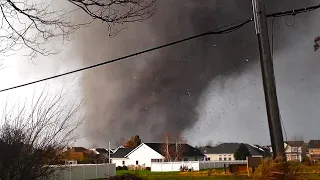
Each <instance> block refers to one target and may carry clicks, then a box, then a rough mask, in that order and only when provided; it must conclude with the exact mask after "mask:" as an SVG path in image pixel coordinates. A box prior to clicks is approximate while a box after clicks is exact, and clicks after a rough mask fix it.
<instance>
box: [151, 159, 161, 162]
mask: <svg viewBox="0 0 320 180" xmlns="http://www.w3.org/2000/svg"><path fill="white" fill-rule="evenodd" d="M151 162H162V159H151Z"/></svg>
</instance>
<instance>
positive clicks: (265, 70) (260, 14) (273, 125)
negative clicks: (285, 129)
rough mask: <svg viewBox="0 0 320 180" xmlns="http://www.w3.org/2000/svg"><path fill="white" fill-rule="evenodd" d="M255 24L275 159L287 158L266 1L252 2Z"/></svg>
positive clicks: (257, 0) (256, 0)
mask: <svg viewBox="0 0 320 180" xmlns="http://www.w3.org/2000/svg"><path fill="white" fill-rule="evenodd" d="M252 6H253V14H254V24H255V29H256V34H257V37H258V44H259V53H260V64H261V71H262V81H263V89H264V95H265V101H266V108H267V116H268V124H269V132H270V139H271V145H272V151H273V158H276V157H281V158H285V157H286V156H285V151H284V142H283V135H282V128H281V121H280V112H279V105H278V99H277V91H276V84H275V77H274V69H273V59H272V56H271V51H270V44H269V35H268V24H267V17H266V12H265V4H264V0H252Z"/></svg>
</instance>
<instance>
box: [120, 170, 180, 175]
mask: <svg viewBox="0 0 320 180" xmlns="http://www.w3.org/2000/svg"><path fill="white" fill-rule="evenodd" d="M127 173H129V174H137V175H140V176H147V175H177V174H179V172H151V171H146V170H141V171H140V170H139V171H130V170H118V171H117V176H119V175H123V174H127Z"/></svg>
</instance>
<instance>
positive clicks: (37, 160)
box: [0, 93, 81, 180]
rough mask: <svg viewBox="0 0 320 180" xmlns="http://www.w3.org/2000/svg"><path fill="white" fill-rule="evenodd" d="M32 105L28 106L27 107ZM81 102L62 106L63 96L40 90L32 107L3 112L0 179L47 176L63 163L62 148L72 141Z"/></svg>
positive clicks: (0, 135) (78, 123) (16, 179)
mask: <svg viewBox="0 0 320 180" xmlns="http://www.w3.org/2000/svg"><path fill="white" fill-rule="evenodd" d="M30 107H31V109H29V108H30ZM79 108H80V105H77V104H76V103H71V104H68V105H63V103H62V95H61V94H60V95H57V96H54V97H52V98H50V97H49V96H48V94H45V93H42V94H41V95H40V96H39V98H37V99H36V101H34V102H33V103H32V104H31V106H27V105H26V104H25V105H24V106H23V107H22V108H21V109H18V110H16V111H15V109H13V110H11V111H10V112H8V113H6V114H5V115H4V117H3V118H2V125H1V126H0V149H1V154H0V179H2V180H12V179H13V180H22V179H35V180H37V179H49V177H51V176H53V175H54V171H55V169H54V168H52V167H50V166H49V165H58V164H62V163H64V159H65V157H66V154H65V152H64V150H65V149H66V148H67V147H68V145H69V144H70V143H72V142H73V140H75V137H76V136H75V130H76V128H77V127H78V126H79V125H80V123H81V121H80V120H72V118H73V117H75V115H76V112H78V110H79Z"/></svg>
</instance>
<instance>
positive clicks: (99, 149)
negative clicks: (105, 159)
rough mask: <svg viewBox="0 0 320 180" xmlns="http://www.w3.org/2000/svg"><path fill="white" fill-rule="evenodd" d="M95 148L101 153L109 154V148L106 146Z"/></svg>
mask: <svg viewBox="0 0 320 180" xmlns="http://www.w3.org/2000/svg"><path fill="white" fill-rule="evenodd" d="M95 150H96V151H97V152H98V153H99V154H107V153H109V152H108V150H106V149H105V148H95Z"/></svg>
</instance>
